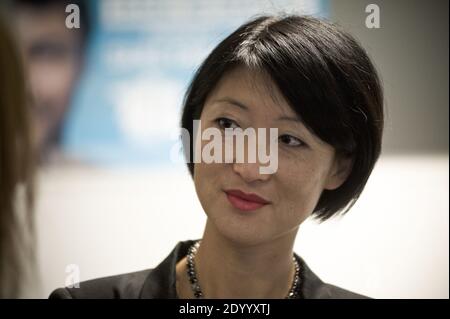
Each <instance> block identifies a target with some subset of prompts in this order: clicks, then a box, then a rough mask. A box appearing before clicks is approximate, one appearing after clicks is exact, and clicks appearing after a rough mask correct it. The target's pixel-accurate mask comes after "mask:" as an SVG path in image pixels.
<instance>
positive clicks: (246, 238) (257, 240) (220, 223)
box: [208, 208, 276, 246]
mask: <svg viewBox="0 0 450 319" xmlns="http://www.w3.org/2000/svg"><path fill="white" fill-rule="evenodd" d="M223 210H224V209H223V208H222V209H221V210H219V212H220V211H221V212H222V214H221V215H220V216H208V219H209V222H210V223H211V224H212V226H213V230H214V232H216V233H217V234H216V235H219V236H221V237H224V238H225V239H227V240H228V241H230V242H233V243H234V244H236V245H239V246H254V245H259V244H262V243H265V242H268V241H271V240H272V239H273V238H275V237H276V236H275V234H273V229H270V228H268V227H267V225H270V223H269V224H268V223H265V222H264V221H263V220H258V218H255V219H246V218H245V216H233V215H231V214H229V213H228V212H223ZM242 217H244V218H242Z"/></svg>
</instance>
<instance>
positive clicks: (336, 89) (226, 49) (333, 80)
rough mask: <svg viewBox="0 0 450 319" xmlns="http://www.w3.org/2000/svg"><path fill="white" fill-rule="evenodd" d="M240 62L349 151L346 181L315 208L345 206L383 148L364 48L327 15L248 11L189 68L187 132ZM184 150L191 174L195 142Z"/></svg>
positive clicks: (373, 74)
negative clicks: (247, 17) (194, 67)
mask: <svg viewBox="0 0 450 319" xmlns="http://www.w3.org/2000/svg"><path fill="white" fill-rule="evenodd" d="M238 66H244V67H246V68H248V69H251V70H258V71H263V72H264V73H266V74H268V75H269V76H270V78H271V80H272V81H273V82H274V83H275V84H276V86H277V87H278V89H279V90H280V92H281V93H282V94H283V96H284V97H285V98H286V100H287V101H288V103H289V104H290V106H291V108H292V109H293V110H294V111H295V112H296V114H297V115H298V116H299V117H300V118H301V119H302V122H303V123H304V125H306V126H307V127H308V129H309V130H311V131H312V132H313V133H314V134H315V135H316V136H318V137H319V138H320V139H321V140H323V141H324V142H326V143H328V144H329V145H331V146H333V147H334V148H335V150H336V154H337V155H338V156H351V157H352V160H353V164H352V171H351V172H350V174H349V176H348V177H347V179H346V181H345V182H344V183H343V184H342V185H341V186H340V187H338V188H336V189H334V190H324V191H323V192H322V194H321V197H320V199H319V201H318V203H317V205H316V207H315V209H314V211H313V216H314V217H315V218H317V219H318V220H320V221H324V220H326V219H328V218H330V217H331V216H333V215H336V214H338V213H342V214H344V213H346V212H347V211H348V210H349V209H350V208H351V207H352V206H353V205H354V203H355V202H356V201H357V199H358V198H359V196H360V194H361V192H362V191H363V189H364V187H365V185H366V183H367V180H368V178H369V176H370V174H371V172H372V170H373V168H374V166H375V163H376V161H377V159H378V157H379V155H380V153H381V144H382V133H383V126H384V111H383V105H384V103H383V89H382V86H381V83H380V79H379V77H378V74H377V71H376V69H375V67H374V65H373V64H372V62H371V60H370V58H369V57H368V55H367V53H366V52H365V50H364V49H363V48H362V46H361V45H360V44H359V43H358V41H357V40H356V39H355V38H354V37H352V36H351V35H350V34H349V33H347V32H346V31H344V30H343V29H342V28H340V27H339V26H337V25H336V24H334V23H331V22H329V21H327V20H325V19H319V18H315V17H311V16H299V15H284V14H281V15H274V16H259V17H256V18H254V19H252V20H251V21H249V22H247V23H245V24H243V25H242V26H240V27H239V28H238V29H237V30H236V31H234V32H233V33H232V34H231V35H229V36H228V37H227V38H225V39H224V40H223V41H222V42H220V43H219V44H218V45H217V47H216V48H215V49H214V50H213V51H212V52H211V53H210V54H209V56H208V57H207V58H206V59H205V61H204V62H203V63H202V64H201V66H200V67H199V69H198V70H197V72H196V73H195V75H194V77H193V79H192V82H191V83H190V85H189V87H188V89H187V92H186V94H185V97H184V102H183V110H182V116H181V127H182V128H185V129H187V130H188V131H189V133H190V136H191V139H192V136H193V120H196V119H199V118H200V115H201V113H202V110H203V107H204V104H205V101H206V99H207V97H208V96H209V94H210V93H211V92H212V91H213V89H214V88H215V86H216V85H217V83H218V82H219V80H220V79H221V78H222V77H223V76H224V75H225V73H227V72H229V71H230V70H231V69H234V68H235V67H238ZM188 147H189V148H190V151H189V152H188V150H187V148H188ZM184 150H185V156H186V157H187V154H190V158H186V160H187V162H188V163H187V165H188V168H189V171H190V174H191V176H193V175H194V163H193V160H192V156H193V143H190V144H189V146H187V145H186V144H185V145H184Z"/></svg>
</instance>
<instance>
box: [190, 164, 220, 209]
mask: <svg viewBox="0 0 450 319" xmlns="http://www.w3.org/2000/svg"><path fill="white" fill-rule="evenodd" d="M220 166H221V164H205V163H197V164H195V168H194V185H195V189H196V192H197V196H198V198H199V200H200V202H201V204H202V205H203V206H204V208H205V210H206V211H207V208H206V207H210V206H211V205H213V203H214V202H215V199H216V198H217V195H218V192H220V191H221V187H222V185H221V184H220V180H219V178H220V176H221V175H222V174H221V173H220V172H221V167H220ZM205 206H206V207H205Z"/></svg>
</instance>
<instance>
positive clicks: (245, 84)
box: [205, 67, 298, 117]
mask: <svg viewBox="0 0 450 319" xmlns="http://www.w3.org/2000/svg"><path fill="white" fill-rule="evenodd" d="M226 100H234V101H237V102H240V103H241V104H243V105H246V106H247V107H248V109H249V111H251V112H255V113H258V112H261V113H264V114H266V115H269V114H270V115H273V116H293V117H298V116H297V115H296V113H295V112H294V110H293V109H292V108H291V106H290V105H289V103H288V102H287V101H286V99H285V98H284V96H283V95H282V93H281V92H280V90H279V89H278V87H277V86H276V84H275V83H274V82H273V81H272V79H270V77H269V75H268V74H266V73H264V72H262V71H253V70H249V69H247V68H245V67H237V68H235V69H232V70H231V71H229V72H227V73H226V74H225V75H224V76H223V77H222V78H221V80H220V81H219V83H218V84H217V86H216V87H215V89H214V90H213V91H212V92H211V94H210V95H209V97H208V99H207V101H206V105H205V108H208V107H212V106H213V105H215V104H217V103H216V102H217V101H226ZM222 104H226V102H222Z"/></svg>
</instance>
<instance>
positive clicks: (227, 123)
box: [215, 117, 239, 129]
mask: <svg viewBox="0 0 450 319" xmlns="http://www.w3.org/2000/svg"><path fill="white" fill-rule="evenodd" d="M215 122H216V123H217V124H218V125H219V126H220V127H221V128H224V129H225V128H232V129H235V128H237V127H239V125H237V123H236V122H235V121H233V120H230V119H229V118H226V117H219V118H217V119H216V120H215ZM233 125H235V127H233Z"/></svg>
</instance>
